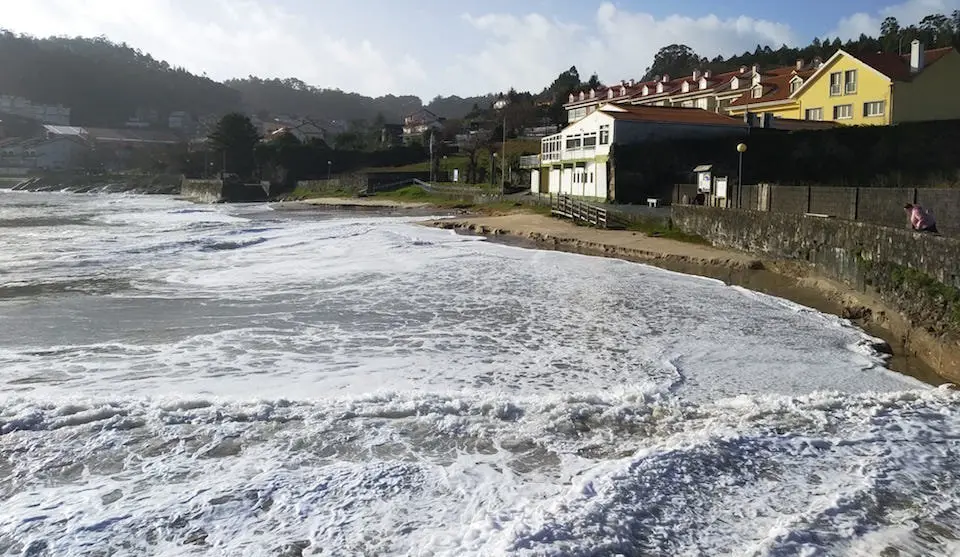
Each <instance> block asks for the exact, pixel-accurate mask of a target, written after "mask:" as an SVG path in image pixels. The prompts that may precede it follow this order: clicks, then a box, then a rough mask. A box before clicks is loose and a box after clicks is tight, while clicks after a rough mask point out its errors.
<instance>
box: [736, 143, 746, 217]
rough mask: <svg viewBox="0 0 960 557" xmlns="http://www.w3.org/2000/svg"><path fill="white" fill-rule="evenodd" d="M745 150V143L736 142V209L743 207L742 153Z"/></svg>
mask: <svg viewBox="0 0 960 557" xmlns="http://www.w3.org/2000/svg"><path fill="white" fill-rule="evenodd" d="M746 152H747V144H746V143H738V144H737V156H738V157H739V159H740V160H739V163H738V167H739V168H738V169H737V209H743V154H744V153H746Z"/></svg>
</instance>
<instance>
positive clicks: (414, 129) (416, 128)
mask: <svg viewBox="0 0 960 557" xmlns="http://www.w3.org/2000/svg"><path fill="white" fill-rule="evenodd" d="M441 128H443V118H440V117H439V116H437V115H436V114H434V113H433V112H430V111H429V110H427V109H426V108H421V109H420V110H418V111H416V112H414V113H413V114H410V115H409V116H406V117H405V118H404V119H403V137H404V139H411V138H417V137H422V136H423V134H424V133H425V132H427V130H439V129H441Z"/></svg>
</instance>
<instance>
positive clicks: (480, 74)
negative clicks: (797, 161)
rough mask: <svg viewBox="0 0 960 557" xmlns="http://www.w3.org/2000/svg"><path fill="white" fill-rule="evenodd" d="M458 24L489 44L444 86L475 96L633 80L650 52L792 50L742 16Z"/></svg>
mask: <svg viewBox="0 0 960 557" xmlns="http://www.w3.org/2000/svg"><path fill="white" fill-rule="evenodd" d="M464 20H465V21H466V22H468V23H469V24H470V25H471V26H473V27H474V28H475V29H477V30H478V31H481V32H483V33H487V34H488V35H489V36H490V40H489V42H488V43H487V44H486V45H485V46H484V47H483V49H482V50H481V51H479V52H476V53H473V54H467V55H464V56H462V57H461V59H460V60H459V61H458V63H457V64H455V66H454V67H453V68H451V70H450V71H449V75H450V77H451V79H453V80H454V81H460V80H465V79H471V81H473V82H475V83H476V84H477V88H475V89H473V90H474V91H478V90H480V91H502V90H505V89H507V88H509V87H510V86H514V87H516V88H518V89H521V90H523V89H533V90H540V89H542V88H543V87H544V86H546V85H548V84H549V83H550V82H551V81H552V80H553V79H554V78H555V77H556V76H557V74H558V73H559V72H560V71H563V70H564V69H567V68H569V67H570V66H571V65H576V66H577V68H578V70H580V73H581V75H583V76H584V77H586V76H587V75H589V74H591V73H594V72H596V73H598V74H599V76H600V78H601V80H605V81H617V80H620V79H627V78H639V77H640V76H641V75H642V74H643V73H644V71H645V69H646V67H647V66H649V65H650V63H651V61H652V60H653V56H654V54H656V52H657V50H658V49H659V48H660V47H662V46H665V45H668V44H671V43H685V44H687V45H689V46H690V47H692V48H693V49H694V50H695V51H697V52H698V53H699V54H700V55H701V56H707V57H709V58H713V57H714V56H716V55H717V54H718V53H724V54H726V55H731V54H735V53H741V52H743V51H744V50H751V51H752V50H753V49H754V48H755V47H756V45H757V44H768V43H769V44H773V45H780V44H782V43H786V44H792V43H794V42H795V36H794V33H793V32H792V31H791V29H790V26H789V25H786V24H782V23H776V22H771V21H764V20H758V19H753V18H750V17H746V16H741V17H738V18H730V19H720V18H718V17H716V16H713V15H709V16H705V17H700V18H692V17H686V16H680V15H674V16H669V17H666V18H663V19H657V18H655V17H654V16H653V15H651V14H648V13H636V12H629V11H625V10H621V9H619V8H617V7H616V6H615V5H613V4H612V3H609V2H604V3H603V4H601V5H600V6H599V7H598V9H597V11H596V15H595V17H594V18H593V20H592V21H587V22H583V24H571V23H565V22H561V21H557V20H553V19H549V18H547V17H544V16H542V15H538V14H529V15H524V16H517V15H510V14H493V15H484V16H479V17H474V16H471V15H465V16H464Z"/></svg>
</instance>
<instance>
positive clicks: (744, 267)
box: [424, 213, 960, 385]
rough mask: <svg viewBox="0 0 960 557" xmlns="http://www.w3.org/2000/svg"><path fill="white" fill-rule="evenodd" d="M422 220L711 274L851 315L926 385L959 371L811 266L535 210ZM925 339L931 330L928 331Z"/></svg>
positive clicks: (894, 364) (896, 365) (902, 325)
mask: <svg viewBox="0 0 960 557" xmlns="http://www.w3.org/2000/svg"><path fill="white" fill-rule="evenodd" d="M424 224H425V225H427V226H432V227H435V228H443V229H449V230H455V231H457V232H459V233H465V234H478V235H483V236H487V237H488V238H490V239H491V240H492V241H496V242H502V243H506V244H510V245H515V246H520V247H528V248H533V249H552V250H558V251H565V252H571V253H580V254H584V255H597V256H603V257H615V258H618V259H624V260H627V261H634V262H638V263H646V264H649V265H654V266H657V267H661V268H664V269H668V270H671V271H677V272H681V273H685V274H691V275H698V276H704V277H710V278H714V279H717V280H721V281H723V282H725V283H727V284H732V285H737V286H742V287H744V288H748V289H750V290H754V291H756V292H762V293H764V294H770V295H773V296H777V297H780V298H785V299H788V300H791V301H794V302H796V303H798V304H801V305H804V306H807V307H811V308H814V309H816V310H818V311H821V312H824V313H830V314H833V315H838V316H840V317H843V318H847V319H850V321H851V322H853V323H855V324H856V325H857V326H859V327H860V328H862V329H863V330H864V331H866V332H867V333H868V334H870V335H872V336H875V337H877V338H879V339H882V340H883V341H884V342H886V343H887V345H888V348H889V351H890V354H891V356H890V360H889V362H888V366H889V367H890V368H891V369H893V370H895V371H898V372H901V373H904V374H907V375H910V376H912V377H916V378H917V379H920V380H922V381H924V382H927V383H929V384H931V385H940V384H943V383H945V382H947V381H954V382H958V381H960V370H956V369H954V368H952V367H949V366H947V367H944V366H943V365H941V364H942V362H943V357H942V356H940V357H938V351H939V353H940V354H942V353H943V351H944V350H945V349H951V348H952V347H949V346H946V347H945V346H942V345H941V343H940V340H939V339H934V338H924V334H925V332H924V331H922V330H916V329H915V328H914V327H913V326H912V325H911V324H910V323H909V322H908V321H907V320H906V319H905V318H904V317H903V316H902V315H900V314H899V313H898V312H897V311H896V310H894V309H892V308H890V307H889V306H887V305H886V304H885V303H884V302H883V301H882V300H880V299H879V298H878V297H877V296H875V295H873V294H870V293H867V292H860V291H857V290H854V289H852V288H850V287H848V286H846V285H844V284H842V283H840V282H838V281H834V280H831V279H827V278H824V277H821V276H818V275H816V274H815V273H814V272H813V270H812V268H810V267H809V266H806V265H803V264H799V263H796V262H788V261H770V260H764V259H761V258H758V257H756V256H753V255H751V254H747V253H742V252H737V251H732V250H724V249H718V248H714V247H710V246H705V245H699V244H691V243H686V242H680V241H676V240H669V239H665V238H652V237H648V236H646V235H644V234H643V233H641V232H630V231H618V230H600V229H595V228H587V227H582V226H576V225H574V224H572V223H570V222H567V221H561V220H558V219H554V218H550V217H546V216H543V215H534V214H525V213H524V214H521V213H518V214H512V215H504V216H494V217H487V216H477V217H465V218H452V219H443V220H435V221H429V222H425V223H424ZM927 337H929V335H927Z"/></svg>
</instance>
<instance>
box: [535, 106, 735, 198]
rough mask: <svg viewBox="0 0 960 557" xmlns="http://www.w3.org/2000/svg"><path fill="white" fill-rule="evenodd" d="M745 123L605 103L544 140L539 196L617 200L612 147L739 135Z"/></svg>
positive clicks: (680, 111) (711, 115) (696, 113)
mask: <svg viewBox="0 0 960 557" xmlns="http://www.w3.org/2000/svg"><path fill="white" fill-rule="evenodd" d="M746 127H747V126H746V124H745V123H744V122H743V121H742V120H738V119H735V118H730V117H729V116H724V115H722V114H717V113H715V112H708V111H705V110H698V109H695V108H680V107H661V106H635V105H621V104H605V105H601V106H599V107H598V108H597V109H596V110H595V111H593V112H591V113H590V114H589V115H588V116H586V117H584V118H582V119H580V120H578V121H577V122H575V123H573V124H571V125H569V126H567V127H566V128H564V129H563V131H561V132H560V133H557V134H555V135H551V136H548V137H545V138H544V139H543V140H542V141H541V150H540V159H539V168H535V169H533V170H532V172H531V179H530V189H531V191H533V192H534V193H559V194H566V195H573V196H577V197H589V198H594V199H600V200H604V201H614V199H612V197H613V196H612V195H610V193H611V191H610V184H611V179H612V178H614V177H613V176H611V175H610V174H611V172H610V167H611V165H610V158H611V146H613V145H630V144H636V143H643V142H647V141H656V140H665V139H676V138H682V137H697V136H710V135H735V134H738V133H742V132H743V131H744V130H745V129H746Z"/></svg>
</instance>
